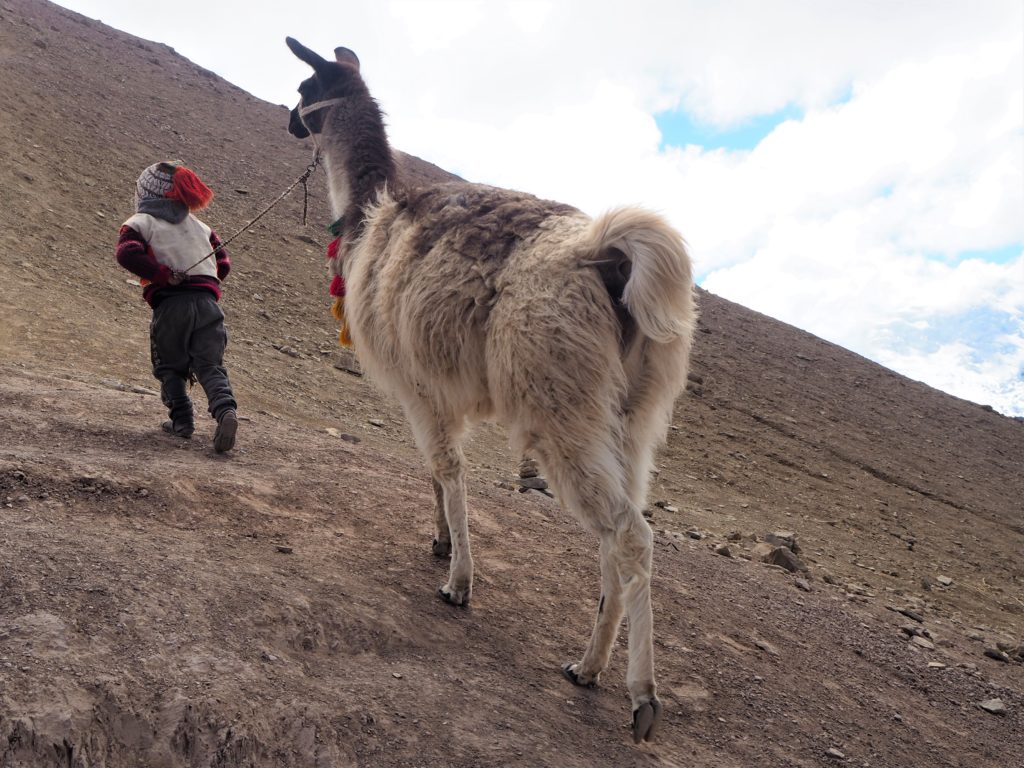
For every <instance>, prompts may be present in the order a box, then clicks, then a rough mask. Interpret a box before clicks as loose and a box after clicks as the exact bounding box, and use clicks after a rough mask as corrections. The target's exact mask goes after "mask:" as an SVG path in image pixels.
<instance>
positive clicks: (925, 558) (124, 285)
mask: <svg viewBox="0 0 1024 768" xmlns="http://www.w3.org/2000/svg"><path fill="white" fill-rule="evenodd" d="M289 31H290V32H293V33H295V34H299V33H301V30H283V31H282V45H281V50H280V51H279V52H274V51H267V52H265V55H266V56H275V55H279V56H280V57H281V58H282V60H285V59H286V58H287V57H289V56H290V55H291V54H290V53H288V51H287V50H286V49H285V47H284V43H283V35H284V33H285V32H289ZM351 42H352V41H344V40H339V41H338V43H339V44H346V43H351ZM0 73H2V77H0V104H2V105H3V106H2V108H0V158H2V160H3V162H0V372H2V374H3V375H2V377H0V767H2V768H7V767H8V766H10V767H12V768H13V767H15V766H17V767H18V768H21V767H23V766H24V767H27V766H33V767H34V766H75V767H79V766H81V767H84V766H90V767H91V766H108V767H114V766H118V767H119V766H214V765H216V766H348V765H352V766H459V767H468V766H559V767H561V766H580V767H581V768H582V767H583V766H604V765H608V766H612V765H615V766H621V765H667V766H676V765H679V766H682V765H686V766H693V767H702V766H817V765H845V764H849V765H856V766H911V767H913V766H920V767H922V768H923V767H924V766H971V767H972V768H975V767H977V766H993V767H996V766H999V767H1001V768H1006V767H1007V766H1016V765H1021V764H1022V762H1021V760H1022V758H1021V755H1024V663H1022V655H1021V654H1022V653H1024V650H1022V648H1021V645H1022V643H1024V511H1022V510H1024V503H1022V499H1024V474H1022V472H1021V467H1022V466H1024V424H1021V423H1020V422H1019V421H1015V420H1013V419H1009V418H1006V417H1003V416H1000V415H998V414H996V413H994V412H992V411H991V410H987V409H985V408H983V407H980V406H978V405H974V404H971V403H968V402H965V401H963V400H958V399H956V398H953V397H950V396H948V395H945V394H942V393H940V392H937V391H935V390H933V389H930V388H928V387H926V386H924V385H922V384H919V383H916V382H913V381H910V380H908V379H906V378H903V377H901V376H899V375H897V374H894V373H892V372H891V371H888V370H885V369H883V368H881V367H879V366H877V365H875V364H873V363H871V362H869V361H867V360H865V359H863V358H861V357H859V356H857V355H854V354H852V353H850V352H848V351H846V350H843V349H841V348H838V347H835V346H833V345H830V344H828V343H825V342H823V341H822V340H820V339H817V338H815V337H813V336H811V335H809V334H806V333H803V332H801V331H798V330H796V329H794V328H792V327H790V326H786V325H784V324H781V323H778V322H776V321H774V320H772V319H770V318H767V317H764V316H761V315H758V314H757V313H754V312H751V311H749V310H747V309H745V308H743V307H740V306H737V305H735V304H732V303H730V302H728V301H724V300H722V299H720V298H718V297H715V296H712V295H708V294H706V293H703V292H702V293H701V296H700V300H701V310H702V320H701V326H700V333H699V334H698V339H697V346H696V352H695V359H694V376H693V381H692V383H691V391H690V392H689V393H688V394H687V396H685V397H683V398H681V399H680V402H679V403H678V406H677V409H676V414H675V418H674V422H673V427H672V431H671V433H670V435H669V441H668V444H667V446H666V447H665V449H664V450H663V452H662V454H661V456H660V459H659V462H658V467H659V473H658V475H657V477H656V479H655V482H654V483H653V485H652V492H651V499H650V501H651V502H652V505H653V504H654V503H655V502H658V505H657V506H653V508H652V509H653V516H652V518H651V524H652V527H653V528H654V530H655V532H656V534H657V535H656V552H655V567H656V574H655V583H654V603H655V650H656V653H657V661H656V663H657V666H658V672H659V682H660V694H661V695H662V697H663V700H664V702H665V707H666V717H665V722H664V724H663V728H662V730H661V732H660V733H659V737H658V739H657V741H656V742H655V743H654V744H653V745H650V746H643V747H635V746H634V745H633V744H632V742H631V741H630V740H629V730H628V718H629V699H628V696H627V694H626V690H625V684H624V665H625V653H624V652H623V651H624V647H620V648H618V649H617V650H616V652H615V654H614V657H613V662H612V667H611V669H610V670H609V672H608V674H607V675H606V678H605V679H603V680H602V686H601V687H600V688H598V689H595V690H583V689H578V688H574V687H573V686H571V685H569V684H568V683H567V682H566V681H565V680H564V679H563V678H562V677H561V675H560V674H559V671H558V665H559V664H561V663H562V662H563V661H567V660H570V659H575V658H577V657H578V655H579V654H580V652H581V651H582V647H583V644H584V643H585V642H586V639H587V637H588V636H589V631H590V626H591V622H592V618H593V613H594V611H595V609H596V602H597V597H598V576H597V558H596V542H595V541H593V540H591V538H590V537H589V536H587V535H586V534H584V533H583V532H582V530H581V529H580V527H579V526H578V525H577V524H576V523H575V522H574V521H572V520H571V519H570V518H569V517H568V516H567V515H566V514H564V513H563V512H562V511H561V509H560V508H559V507H558V505H557V503H556V502H555V501H553V500H552V499H550V498H548V497H547V496H545V495H543V494H541V493H537V492H533V491H530V492H525V493H521V492H520V491H519V490H518V488H517V485H516V482H515V470H516V465H517V461H518V457H517V456H514V455H512V454H511V453H510V452H509V450H508V448H507V446H506V443H505V440H504V436H503V434H502V433H501V431H500V430H499V429H498V428H496V427H483V428H481V429H480V430H478V431H477V433H476V434H475V436H474V438H473V439H472V441H471V444H470V445H469V446H468V447H467V455H468V457H469V458H470V460H471V476H470V480H469V494H470V498H469V503H470V520H471V522H470V526H471V532H472V534H473V537H474V538H473V543H474V557H475V560H476V563H477V583H476V585H475V589H474V603H473V605H472V607H471V608H469V609H468V610H458V609H453V608H451V607H450V606H447V605H445V604H443V603H441V602H440V601H439V600H437V599H436V597H435V595H434V592H435V589H436V587H437V586H438V585H440V583H441V582H442V581H443V580H444V573H445V568H446V564H445V563H442V562H440V561H438V560H437V559H435V558H434V557H433V556H432V555H431V552H430V535H431V519H430V508H431V504H432V493H431V489H430V483H429V479H428V476H427V473H426V471H425V469H424V468H423V466H422V463H421V462H420V460H419V458H418V456H417V455H416V452H415V449H414V447H413V444H412V439H411V435H410V433H409V431H408V429H407V428H406V426H405V423H404V420H403V419H402V417H401V414H400V413H399V411H398V409H397V408H396V406H395V404H394V403H393V402H391V401H389V400H387V399H385V398H382V397H381V396H380V395H379V394H378V393H377V392H376V391H375V390H374V388H373V386H372V383H371V382H367V381H365V380H364V379H363V378H362V377H359V376H357V375H354V374H353V373H352V372H350V370H346V369H357V363H356V362H355V361H353V360H351V359H349V358H347V357H345V356H344V355H343V354H342V353H341V351H340V350H339V349H338V347H337V346H336V344H335V334H336V327H335V324H334V321H333V320H332V319H331V317H330V316H329V314H328V312H327V307H328V297H327V291H326V287H327V286H326V280H325V270H324V266H323V260H324V259H323V254H324V249H325V247H326V245H327V242H328V237H327V235H326V233H325V232H324V225H325V224H326V223H327V222H328V221H329V219H330V215H329V212H328V210H327V207H326V199H325V198H326V192H325V186H324V180H323V177H322V175H321V174H320V173H319V172H318V173H317V174H316V175H314V177H313V178H312V180H311V182H310V185H309V219H308V225H307V226H303V224H302V208H303V199H302V193H301V188H299V189H298V190H297V191H296V193H294V194H293V195H292V196H291V197H289V198H288V199H287V200H286V201H285V202H284V203H282V204H281V205H280V206H279V207H278V208H276V209H275V210H274V211H273V212H271V213H270V214H269V215H268V216H267V217H265V218H264V219H263V220H262V221H261V222H260V223H259V224H258V225H257V226H256V227H255V229H254V231H252V232H250V233H247V234H245V235H243V236H242V237H240V238H239V239H238V241H237V242H236V244H235V245H234V247H233V248H232V249H231V250H232V255H233V261H234V266H235V268H234V271H233V272H232V275H231V277H230V278H229V280H228V282H227V283H226V285H225V296H224V300H223V302H222V304H223V306H224V309H225V312H226V313H227V324H228V329H229V332H230V334H231V343H230V345H229V348H228V367H229V369H230V371H231V376H232V381H233V383H234V384H235V387H236V391H237V394H238V396H239V401H240V404H241V410H240V412H241V415H242V416H243V418H244V420H243V422H242V429H241V430H240V432H239V443H238V449H237V450H236V451H235V452H234V453H233V454H230V455H228V456H226V457H225V456H218V455H216V454H214V453H213V450H212V448H211V446H210V442H211V437H212V423H206V422H203V421H200V425H199V429H198V430H197V433H196V436H195V437H194V438H193V439H192V440H191V441H190V442H187V443H184V442H181V441H176V440H174V439H172V438H170V437H168V436H165V435H164V434H162V433H161V432H160V430H159V426H158V425H159V422H160V420H161V418H162V417H163V413H162V408H161V406H160V403H159V399H158V398H157V397H155V396H154V390H155V388H156V382H155V381H153V380H152V378H151V377H150V375H149V372H148V371H149V360H148V327H147V324H148V320H149V315H150V311H149V308H148V307H147V306H146V305H145V304H144V303H143V302H142V300H141V296H140V293H141V292H140V289H139V288H138V286H137V285H134V284H132V276H131V275H129V274H128V273H127V272H125V271H123V270H122V269H121V268H120V267H118V265H117V264H116V262H115V261H114V258H113V243H114V241H115V239H116V234H117V228H118V226H119V224H120V222H121V221H122V220H124V219H125V218H126V217H127V216H128V215H129V214H130V213H131V209H130V200H131V191H132V185H133V183H134V179H135V178H136V176H137V175H138V172H139V171H140V170H141V169H142V168H143V167H145V166H146V165H148V164H149V163H151V162H154V161H155V160H157V159H162V158H166V157H177V158H181V159H183V160H185V161H187V162H188V163H189V164H190V165H191V166H192V167H194V168H196V169H197V170H198V171H199V172H200V174H201V175H202V176H203V177H204V178H205V179H206V180H207V181H208V182H209V183H210V185H211V186H212V187H213V188H214V189H215V190H216V192H217V198H216V200H215V202H214V204H213V206H212V207H211V209H210V210H209V212H208V214H207V215H206V216H205V219H206V220H207V221H209V222H210V224H211V225H212V226H214V228H216V229H217V230H218V231H219V232H220V233H221V234H222V235H224V236H226V235H229V234H232V233H234V232H235V231H236V230H237V229H238V227H239V226H240V225H241V224H242V223H244V222H245V221H246V220H248V219H249V218H251V217H252V216H253V215H254V214H255V213H256V212H258V211H259V210H260V209H261V208H262V207H263V206H264V205H265V204H266V203H267V202H269V201H270V200H272V199H273V198H274V197H276V196H277V195H278V194H279V192H280V191H281V190H283V189H284V188H285V187H286V186H288V184H290V183H291V182H292V181H293V180H294V179H295V178H296V177H297V176H298V175H299V174H300V173H301V172H302V170H303V169H304V167H305V166H306V164H307V163H308V162H309V159H310V154H311V147H309V146H303V145H302V144H300V143H299V142H296V141H295V140H294V139H292V138H291V137H290V136H288V135H287V133H286V130H285V127H286V124H287V111H286V110H285V109H284V108H282V107H280V106H274V105H270V104H267V103H264V102H261V101H259V100H257V99H255V98H254V97H252V96H250V95H248V94H246V93H245V92H243V91H241V90H239V89H237V88H235V87H234V86H232V85H230V84H228V83H226V82H224V81H223V80H221V79H219V78H218V77H216V76H215V75H213V74H212V73H210V72H208V71H205V70H203V69H201V68H199V67H197V66H195V65H194V64H192V63H190V62H188V61H186V60H185V59H183V58H181V57H180V56H178V55H177V54H175V53H174V51H172V50H170V49H169V48H167V47H165V46H162V45H158V44H154V43H150V42H146V41H144V40H140V39H137V38H134V37H132V36H130V35H126V34H123V33H120V32H117V31H114V30H112V29H110V28H108V27H106V26H103V25H102V24H100V23H98V22H94V21H90V20H87V19H85V18H83V17H81V16H78V15H76V14H73V13H71V12H68V11H65V10H63V9H60V8H58V7H56V6H53V5H51V4H49V3H46V2H43V1H42V0H0ZM383 106H384V108H385V110H386V109H387V106H388V105H387V104H384V105H383ZM402 160H403V167H404V169H405V172H406V174H407V176H408V178H410V179H411V180H416V181H422V182H427V181H429V179H431V178H437V177H439V176H443V175H444V171H442V170H440V169H438V168H436V167H434V166H431V165H430V164H428V163H425V162H423V161H421V160H418V159H416V158H411V157H407V156H403V158H402ZM200 401H201V394H200ZM199 405H201V402H200V403H199ZM773 532H789V533H792V534H794V535H795V539H796V548H797V549H798V552H797V555H798V557H799V559H800V560H801V561H802V562H803V564H805V565H806V567H807V569H808V570H807V571H806V572H804V571H798V572H796V573H791V572H790V571H788V570H786V569H784V568H782V567H779V566H778V565H770V564H766V563H764V562H763V561H762V560H763V555H764V554H765V553H767V552H771V551H774V552H775V556H776V557H782V556H784V555H785V553H784V552H783V553H779V552H778V551H777V548H778V546H779V541H776V542H775V543H774V544H769V543H767V542H766V541H765V538H766V534H771V533H773ZM723 546H727V547H728V556H727V555H726V554H719V553H717V552H716V550H717V551H718V552H724V551H725V550H724V549H723ZM783 548H784V549H785V547H783ZM995 700H998V701H999V702H1000V704H996V703H994V702H995ZM983 704H984V705H985V706H984V707H983ZM1000 705H1001V706H1000ZM986 707H987V708H986ZM990 710H992V711H990Z"/></svg>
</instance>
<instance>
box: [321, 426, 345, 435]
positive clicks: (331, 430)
mask: <svg viewBox="0 0 1024 768" xmlns="http://www.w3.org/2000/svg"><path fill="white" fill-rule="evenodd" d="M324 432H326V433H327V434H328V435H330V436H331V437H341V431H340V430H338V429H335V428H334V427H325V428H324Z"/></svg>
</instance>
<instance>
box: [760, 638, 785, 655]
mask: <svg viewBox="0 0 1024 768" xmlns="http://www.w3.org/2000/svg"><path fill="white" fill-rule="evenodd" d="M754 645H756V646H757V647H758V648H760V649H761V650H762V651H764V652H765V653H767V654H769V655H770V656H778V655H779V651H778V649H776V648H775V646H774V645H772V644H771V643H769V642H768V641H767V640H755V641H754Z"/></svg>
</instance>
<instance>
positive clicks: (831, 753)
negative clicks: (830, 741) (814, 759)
mask: <svg viewBox="0 0 1024 768" xmlns="http://www.w3.org/2000/svg"><path fill="white" fill-rule="evenodd" d="M825 757H831V758H832V759H833V760H845V759H846V755H845V754H843V753H842V752H840V751H839V750H838V749H836V748H835V747H829V748H828V750H827V751H826V752H825Z"/></svg>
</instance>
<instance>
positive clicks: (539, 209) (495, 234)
mask: <svg viewBox="0 0 1024 768" xmlns="http://www.w3.org/2000/svg"><path fill="white" fill-rule="evenodd" d="M397 202H398V203H399V205H400V206H401V207H402V208H403V209H404V210H405V211H406V212H407V213H408V214H409V215H410V217H411V218H412V222H411V224H412V226H413V227H415V228H416V229H417V235H416V237H415V239H414V240H413V248H414V250H415V252H416V253H418V254H420V255H423V254H426V253H428V252H429V251H430V250H431V249H432V248H433V247H434V246H435V245H436V244H437V243H438V242H439V241H440V240H442V239H444V240H446V246H447V247H449V248H451V249H452V250H454V251H456V252H457V253H459V254H460V255H462V256H465V257H466V258H469V259H473V260H478V261H484V262H491V263H492V264H495V263H496V264H501V263H503V262H504V261H505V260H506V259H508V256H509V253H511V252H512V249H513V248H514V247H515V246H516V244H517V243H518V242H520V241H522V240H525V239H529V238H531V237H533V236H534V235H535V234H536V233H537V230H538V229H540V227H541V225H542V224H543V223H544V222H545V221H546V220H547V219H549V218H551V217H552V216H566V215H574V214H579V211H578V210H577V209H576V208H573V207H572V206H571V205H565V204H564V203H557V202H553V201H550V200H541V199H539V198H537V197H534V196H533V195H529V194H526V193H525V192H514V191H511V190H507V189H498V188H496V187H488V186H484V185H482V184H468V183H465V182H462V183H460V182H454V183H450V184H440V185H437V186H432V187H422V188H419V189H412V190H407V191H406V192H405V194H404V195H403V196H401V197H400V198H399V199H398V201H397Z"/></svg>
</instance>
